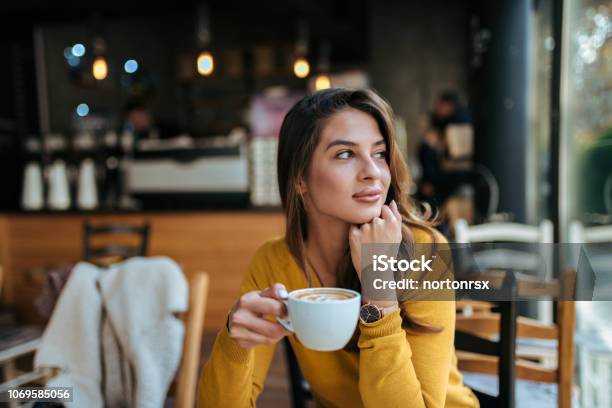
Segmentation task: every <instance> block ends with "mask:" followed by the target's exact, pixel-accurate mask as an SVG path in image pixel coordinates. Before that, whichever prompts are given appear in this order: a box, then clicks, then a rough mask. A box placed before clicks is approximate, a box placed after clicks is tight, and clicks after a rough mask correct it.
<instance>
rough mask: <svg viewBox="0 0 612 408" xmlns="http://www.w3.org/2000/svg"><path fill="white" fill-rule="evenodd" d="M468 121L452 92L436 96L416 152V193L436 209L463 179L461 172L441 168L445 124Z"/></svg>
mask: <svg viewBox="0 0 612 408" xmlns="http://www.w3.org/2000/svg"><path fill="white" fill-rule="evenodd" d="M470 121H471V119H470V115H469V114H468V112H467V109H466V108H465V107H464V106H463V105H462V103H461V101H460V98H459V96H458V94H457V93H456V92H453V91H445V92H442V93H441V94H440V96H439V97H438V98H437V99H436V102H435V105H434V109H433V112H432V114H431V117H430V123H429V129H427V131H426V132H425V136H424V137H423V142H422V143H421V145H420V147H419V151H418V158H419V162H420V164H421V168H422V175H421V179H420V180H419V183H418V194H417V197H418V198H419V199H420V200H422V201H424V202H427V203H429V204H430V205H431V206H432V208H434V209H436V208H439V207H440V206H441V205H442V204H443V203H444V201H446V199H447V198H448V197H449V196H450V195H452V194H453V191H454V189H455V187H457V186H458V185H459V184H461V182H462V181H464V177H463V176H462V175H461V174H459V173H457V172H454V171H453V172H451V171H447V170H445V168H444V163H443V161H444V160H446V159H448V158H449V153H448V149H447V146H446V140H445V135H446V129H447V128H448V126H449V125H454V124H465V123H470Z"/></svg>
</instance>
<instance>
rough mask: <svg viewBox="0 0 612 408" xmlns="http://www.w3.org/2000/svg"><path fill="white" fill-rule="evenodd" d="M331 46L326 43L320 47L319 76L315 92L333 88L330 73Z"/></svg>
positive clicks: (316, 80)
mask: <svg viewBox="0 0 612 408" xmlns="http://www.w3.org/2000/svg"><path fill="white" fill-rule="evenodd" d="M329 54H330V45H329V42H327V41H325V42H323V43H321V45H320V46H319V59H318V63H317V71H318V72H319V74H318V75H317V78H316V79H315V84H314V87H315V90H316V91H320V90H322V89H327V88H331V86H332V83H331V77H330V76H329V72H330V65H331V64H330V55H329Z"/></svg>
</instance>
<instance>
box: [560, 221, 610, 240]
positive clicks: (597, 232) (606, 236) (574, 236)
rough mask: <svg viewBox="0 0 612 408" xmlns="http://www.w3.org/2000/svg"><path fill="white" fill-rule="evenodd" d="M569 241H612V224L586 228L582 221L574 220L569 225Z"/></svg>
mask: <svg viewBox="0 0 612 408" xmlns="http://www.w3.org/2000/svg"><path fill="white" fill-rule="evenodd" d="M569 242H572V243H577V244H596V243H604V242H612V225H598V226H596V227H587V228H585V227H584V225H582V223H581V222H580V221H572V222H571V223H570V227H569Z"/></svg>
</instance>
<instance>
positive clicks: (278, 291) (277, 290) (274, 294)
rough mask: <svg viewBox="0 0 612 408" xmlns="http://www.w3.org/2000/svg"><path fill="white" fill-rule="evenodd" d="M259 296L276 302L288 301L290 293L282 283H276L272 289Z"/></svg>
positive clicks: (263, 291)
mask: <svg viewBox="0 0 612 408" xmlns="http://www.w3.org/2000/svg"><path fill="white" fill-rule="evenodd" d="M259 295H260V296H262V297H266V298H271V299H276V300H285V299H287V296H288V293H287V289H286V288H285V285H283V284H282V283H275V284H274V285H272V287H271V288H267V289H264V290H262V291H261V292H260V294H259Z"/></svg>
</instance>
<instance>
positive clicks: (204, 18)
mask: <svg viewBox="0 0 612 408" xmlns="http://www.w3.org/2000/svg"><path fill="white" fill-rule="evenodd" d="M196 36H197V39H196V42H197V45H198V49H199V53H198V57H197V60H196V69H197V71H198V74H200V75H201V76H210V75H212V73H213V71H214V70H215V59H214V57H213V54H212V52H211V51H210V50H209V49H208V48H209V46H210V37H211V35H210V19H209V12H208V6H207V5H206V4H201V5H200V6H199V7H198V21H197V33H196Z"/></svg>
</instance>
